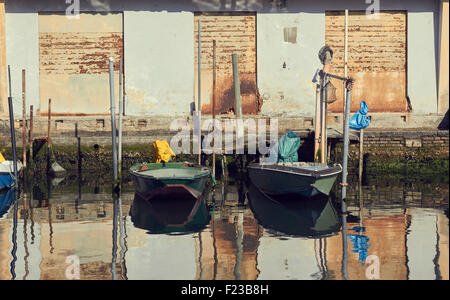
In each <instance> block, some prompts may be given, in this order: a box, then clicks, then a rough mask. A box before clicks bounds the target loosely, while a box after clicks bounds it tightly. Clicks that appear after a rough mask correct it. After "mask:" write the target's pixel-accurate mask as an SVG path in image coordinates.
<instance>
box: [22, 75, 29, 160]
mask: <svg viewBox="0 0 450 300" xmlns="http://www.w3.org/2000/svg"><path fill="white" fill-rule="evenodd" d="M25 77H26V76H25V70H22V159H23V167H24V168H25V167H26V166H27V148H28V144H27V111H26V109H27V104H26V95H25V93H26V82H25V80H26V78H25Z"/></svg>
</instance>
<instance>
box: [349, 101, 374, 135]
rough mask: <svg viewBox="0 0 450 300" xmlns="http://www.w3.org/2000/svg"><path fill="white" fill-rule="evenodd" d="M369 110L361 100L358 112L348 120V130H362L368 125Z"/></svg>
mask: <svg viewBox="0 0 450 300" xmlns="http://www.w3.org/2000/svg"><path fill="white" fill-rule="evenodd" d="M368 112H369V108H368V107H367V104H366V102H365V101H364V100H361V105H360V107H359V111H357V112H356V113H355V114H354V115H353V116H352V117H351V118H350V123H349V125H350V128H351V129H355V130H360V129H364V128H366V127H367V126H369V124H370V118H369V117H368V116H367V113H368Z"/></svg>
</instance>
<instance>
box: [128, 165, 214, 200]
mask: <svg viewBox="0 0 450 300" xmlns="http://www.w3.org/2000/svg"><path fill="white" fill-rule="evenodd" d="M130 173H131V175H132V177H133V181H134V185H135V187H136V193H138V194H139V195H140V196H141V197H143V198H152V197H154V196H156V195H159V194H164V195H170V194H173V193H179V192H182V191H187V192H189V193H190V194H191V195H192V196H193V197H194V198H195V199H198V198H200V197H201V195H202V194H203V192H204V190H205V188H206V185H207V182H208V180H209V178H210V177H211V172H210V170H209V169H208V168H206V167H203V166H199V165H194V164H190V163H186V162H185V163H183V162H172V163H142V164H135V165H133V166H132V167H131V168H130Z"/></svg>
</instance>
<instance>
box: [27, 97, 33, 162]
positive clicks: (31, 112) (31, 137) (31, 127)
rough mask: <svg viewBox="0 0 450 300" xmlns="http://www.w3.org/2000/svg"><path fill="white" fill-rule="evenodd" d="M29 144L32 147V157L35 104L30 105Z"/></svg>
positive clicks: (31, 153)
mask: <svg viewBox="0 0 450 300" xmlns="http://www.w3.org/2000/svg"><path fill="white" fill-rule="evenodd" d="M28 144H29V145H31V147H30V157H33V105H30V131H29V133H28Z"/></svg>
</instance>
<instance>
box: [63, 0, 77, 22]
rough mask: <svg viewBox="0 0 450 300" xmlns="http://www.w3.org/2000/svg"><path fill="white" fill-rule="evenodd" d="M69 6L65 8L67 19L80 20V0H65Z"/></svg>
mask: <svg viewBox="0 0 450 300" xmlns="http://www.w3.org/2000/svg"><path fill="white" fill-rule="evenodd" d="M65 1H66V4H69V6H68V7H67V8H66V17H67V18H69V19H79V18H80V0H65Z"/></svg>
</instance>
